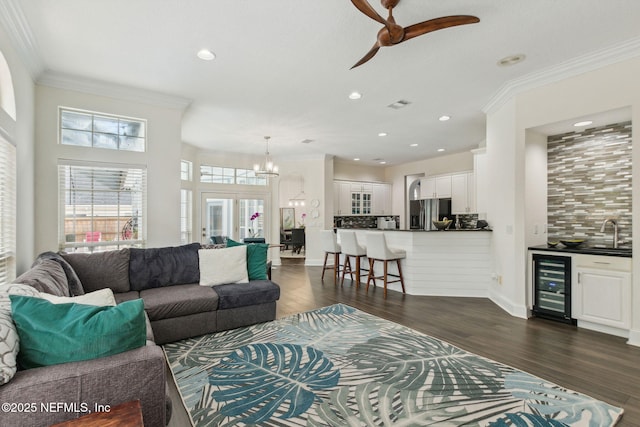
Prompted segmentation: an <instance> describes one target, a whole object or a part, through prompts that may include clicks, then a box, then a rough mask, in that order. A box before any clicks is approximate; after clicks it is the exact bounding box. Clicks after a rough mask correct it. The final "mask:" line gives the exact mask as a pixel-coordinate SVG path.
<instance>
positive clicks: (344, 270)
mask: <svg viewBox="0 0 640 427" xmlns="http://www.w3.org/2000/svg"><path fill="white" fill-rule="evenodd" d="M350 269H351V265H350V263H349V255H346V254H345V256H344V262H343V263H342V280H341V281H340V286H342V285H344V275H345V274H346V273H347V271H348V270H350Z"/></svg>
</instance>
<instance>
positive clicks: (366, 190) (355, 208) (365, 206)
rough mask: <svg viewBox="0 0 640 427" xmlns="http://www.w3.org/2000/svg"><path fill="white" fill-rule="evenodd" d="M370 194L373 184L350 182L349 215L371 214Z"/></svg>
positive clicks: (371, 193)
mask: <svg viewBox="0 0 640 427" xmlns="http://www.w3.org/2000/svg"><path fill="white" fill-rule="evenodd" d="M372 196H373V184H370V183H360V182H352V183H351V213H350V215H371V198H372Z"/></svg>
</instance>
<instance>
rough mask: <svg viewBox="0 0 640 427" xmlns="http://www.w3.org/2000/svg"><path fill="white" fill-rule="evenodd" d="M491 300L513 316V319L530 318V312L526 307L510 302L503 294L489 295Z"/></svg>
mask: <svg viewBox="0 0 640 427" xmlns="http://www.w3.org/2000/svg"><path fill="white" fill-rule="evenodd" d="M489 299H490V300H491V301H493V303H494V304H496V305H497V306H498V307H500V308H501V309H503V310H504V311H506V312H507V313H509V314H510V315H512V316H513V317H519V318H521V319H528V318H529V310H528V309H527V307H526V306H525V305H521V304H514V303H513V302H512V301H510V300H508V299H507V298H505V297H504V295H502V294H497V293H495V292H490V293H489Z"/></svg>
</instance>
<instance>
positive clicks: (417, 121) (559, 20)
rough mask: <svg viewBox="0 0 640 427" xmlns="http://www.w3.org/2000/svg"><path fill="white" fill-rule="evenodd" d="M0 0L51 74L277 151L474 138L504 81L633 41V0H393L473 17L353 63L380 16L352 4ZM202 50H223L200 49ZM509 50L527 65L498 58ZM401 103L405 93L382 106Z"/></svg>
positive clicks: (457, 146)
mask: <svg viewBox="0 0 640 427" xmlns="http://www.w3.org/2000/svg"><path fill="white" fill-rule="evenodd" d="M2 1H9V2H13V4H14V7H19V8H20V9H21V10H22V12H23V13H24V17H25V18H26V22H27V23H28V27H29V28H30V31H31V33H32V35H31V36H32V38H33V45H34V51H35V52H37V55H38V56H39V61H40V63H41V64H42V68H43V69H44V70H46V73H51V72H53V73H62V74H68V75H72V76H81V77H85V78H88V79H95V80H100V81H105V82H110V83H116V84H121V85H125V86H133V87H137V88H141V89H145V90H150V91H157V92H161V93H164V94H168V95H173V96H177V97H184V98H187V99H189V100H190V101H191V103H190V104H189V106H188V107H187V108H186V111H185V113H184V122H183V129H182V136H183V141H184V142H187V143H190V144H193V145H195V146H199V147H203V148H206V149H211V150H216V151H229V152H243V153H256V152H261V151H262V150H263V149H264V139H263V136H264V135H270V136H272V139H271V143H270V148H271V150H270V151H271V153H272V155H273V156H274V158H275V159H276V160H277V159H278V157H280V156H290V155H318V154H323V153H328V154H332V155H335V156H337V157H338V158H340V159H345V160H350V159H352V158H354V157H359V158H361V159H362V162H364V163H371V164H375V162H373V159H384V160H386V161H387V162H388V164H398V163H404V162H408V161H413V160H417V159H421V158H428V157H434V156H437V155H441V153H438V152H437V151H436V150H437V149H438V148H446V149H447V151H446V152H449V153H450V152H457V151H462V150H468V149H470V148H473V147H477V145H478V144H479V143H481V142H482V141H483V140H484V138H485V115H484V113H483V111H482V110H483V107H485V106H486V105H487V104H488V103H489V102H490V101H491V100H492V98H493V97H494V96H495V95H496V94H497V93H498V92H499V91H500V89H501V88H504V87H505V85H506V84H508V82H511V81H515V80H518V79H522V78H524V77H525V76H527V75H530V74H532V73H540V72H541V71H543V70H546V69H549V67H554V66H557V64H561V63H564V62H566V61H568V60H570V59H572V58H576V57H581V56H584V55H589V54H590V53H592V52H597V51H603V50H605V49H607V48H609V47H612V46H617V45H619V44H621V43H624V42H627V41H629V40H634V39H637V38H638V37H640V24H639V23H640V1H639V0H609V1H603V0H561V1H559V0H473V1H472V0H446V1H436V0H402V1H400V3H399V5H398V6H397V7H396V8H395V9H394V16H395V18H396V21H397V22H398V23H399V24H401V25H404V26H407V25H411V24H414V23H417V22H421V21H424V20H427V19H432V18H436V17H440V16H445V15H456V14H468V15H475V16H477V17H479V18H480V23H478V24H473V25H466V26H460V27H454V28H449V29H445V30H442V31H437V32H434V33H431V34H427V35H423V36H421V37H418V38H415V39H412V40H409V41H407V42H405V43H402V44H400V45H397V46H393V47H390V48H382V49H381V50H380V51H379V52H378V54H377V56H375V57H374V58H373V59H372V60H371V61H369V62H368V63H366V64H364V65H362V66H361V67H359V68H356V69H354V70H350V69H349V68H350V67H351V66H352V65H353V64H354V63H355V62H356V61H358V60H359V59H360V58H361V57H362V56H363V55H364V54H365V53H366V52H367V51H368V50H369V49H370V48H371V46H372V45H373V43H374V42H375V39H376V33H377V32H378V30H379V28H380V24H378V23H377V22H375V21H373V20H372V19H370V18H368V17H366V16H365V15H363V14H362V13H360V12H359V11H358V10H357V9H356V8H355V7H354V6H353V5H352V4H351V2H350V1H349V0H316V1H309V0H307V1H301V0H277V1H265V0H215V1H214V0H93V1H86V0H55V1H51V0H19V2H18V1H17V0H2ZM370 1H371V4H372V6H373V7H375V8H376V9H377V10H378V11H379V13H380V14H382V15H383V16H386V13H385V12H384V10H383V8H382V7H381V6H380V2H379V1H378V0H370ZM27 30H28V29H27ZM27 33H28V31H27ZM201 48H209V49H211V50H212V51H213V52H215V54H216V55H217V58H216V59H215V60H214V61H210V62H205V61H202V60H200V59H198V58H196V52H197V51H198V50H199V49H201ZM518 53H523V54H525V55H526V60H525V61H524V62H522V63H520V64H518V65H515V66H512V67H506V68H504V67H502V68H501V67H498V66H497V65H496V63H497V61H498V60H499V59H501V58H503V57H505V56H507V55H512V54H518ZM46 73H45V74H43V75H46ZM352 91H359V92H361V93H362V94H363V97H362V99H361V100H359V101H352V100H350V99H349V98H348V95H349V93H350V92H352ZM398 100H407V101H410V102H411V104H410V105H409V106H407V107H405V108H404V109H401V110H393V109H390V108H387V105H389V104H391V103H393V102H395V101H398ZM443 114H446V115H449V116H451V117H452V119H451V120H449V121H448V122H440V121H439V120H438V117H440V116H441V115H443ZM379 132H387V133H388V136H386V137H379V136H378V133H379ZM303 140H312V142H310V143H306V144H304V143H301V141H303ZM410 144H418V146H417V147H410V146H409V145H410Z"/></svg>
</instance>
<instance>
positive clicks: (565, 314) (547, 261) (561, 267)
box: [533, 254, 576, 325]
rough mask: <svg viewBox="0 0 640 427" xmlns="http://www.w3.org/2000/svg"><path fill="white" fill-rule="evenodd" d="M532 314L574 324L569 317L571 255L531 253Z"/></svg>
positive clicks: (573, 320)
mask: <svg viewBox="0 0 640 427" xmlns="http://www.w3.org/2000/svg"><path fill="white" fill-rule="evenodd" d="M533 292H534V298H533V314H534V316H537V317H543V318H546V319H551V320H557V321H560V322H565V323H570V324H574V325H575V324H576V321H575V319H572V318H571V257H563V256H557V255H543V254H533Z"/></svg>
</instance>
